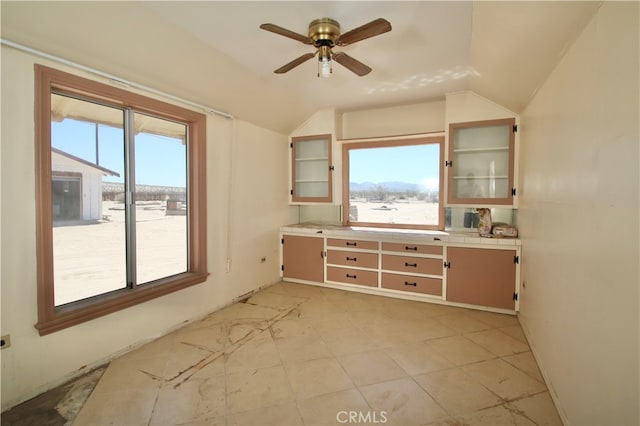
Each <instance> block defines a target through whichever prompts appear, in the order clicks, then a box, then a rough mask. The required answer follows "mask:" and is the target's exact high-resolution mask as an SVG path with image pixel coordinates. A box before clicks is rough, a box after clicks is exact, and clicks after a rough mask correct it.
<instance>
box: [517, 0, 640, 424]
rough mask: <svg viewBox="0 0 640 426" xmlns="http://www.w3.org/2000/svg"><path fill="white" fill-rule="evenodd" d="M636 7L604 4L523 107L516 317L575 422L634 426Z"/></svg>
mask: <svg viewBox="0 0 640 426" xmlns="http://www.w3.org/2000/svg"><path fill="white" fill-rule="evenodd" d="M638 6H639V4H638V3H637V2H604V4H603V5H602V7H601V8H600V10H599V11H598V13H597V14H596V15H595V17H594V18H593V20H592V21H591V22H590V23H589V25H588V26H587V27H586V28H585V30H584V32H583V33H582V34H581V35H580V37H579V38H578V39H577V41H576V43H575V44H574V45H573V46H572V47H571V48H570V49H569V50H568V51H567V53H566V54H565V56H564V57H563V58H562V60H561V62H560V63H559V65H558V66H557V68H556V69H555V70H554V71H553V73H552V74H551V75H550V76H549V78H548V80H547V81H546V83H545V84H544V85H543V86H542V87H541V88H540V90H539V91H538V92H537V94H536V95H535V97H534V98H533V100H532V102H531V103H530V104H529V105H528V106H527V108H526V110H525V111H524V112H523V113H522V135H521V137H522V152H521V182H522V185H521V189H522V191H521V199H520V202H521V204H520V211H519V218H518V220H519V225H520V235H521V238H522V239H523V242H522V247H523V256H522V259H523V265H522V268H523V269H522V279H523V281H524V283H525V287H524V288H522V292H521V302H520V309H521V312H520V320H521V323H522V325H523V327H524V329H525V332H526V334H527V337H528V338H529V342H530V344H531V345H532V348H533V350H534V353H535V355H536V358H537V359H538V361H539V363H540V365H541V367H542V370H543V373H544V374H545V377H546V379H547V380H548V382H549V385H550V390H551V393H552V396H553V397H554V399H555V401H556V403H557V405H558V408H559V410H560V414H561V416H562V417H563V420H564V421H565V422H566V423H568V424H574V425H578V424H579V425H586V424H593V425H605V424H607V425H614V424H615V425H622V424H628V425H632V424H633V425H637V424H639V423H640V416H639V413H638V411H639V404H640V402H639V401H640V394H639V391H638V386H639V381H640V375H639V371H638V364H639V359H640V357H639V352H638V338H639V316H638V310H639V306H638V302H639V281H640V280H639V273H638V259H639V258H640V256H639V250H638V236H639V226H638V221H639V210H638V194H639V175H638V162H639V158H638V155H639V149H638V147H639V134H638V127H639V123H638V120H639V115H640V112H639V87H638V80H639V77H638V76H639V75H640V70H639V66H638V53H639V46H638V44H639V38H640V37H639V29H638V16H639V7H638Z"/></svg>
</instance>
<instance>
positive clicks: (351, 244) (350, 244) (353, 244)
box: [347, 241, 358, 247]
mask: <svg viewBox="0 0 640 426" xmlns="http://www.w3.org/2000/svg"><path fill="white" fill-rule="evenodd" d="M357 245H358V243H351V242H349V241H347V246H353V247H356V246H357Z"/></svg>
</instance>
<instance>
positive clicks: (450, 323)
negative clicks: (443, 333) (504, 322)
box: [434, 313, 492, 334]
mask: <svg viewBox="0 0 640 426" xmlns="http://www.w3.org/2000/svg"><path fill="white" fill-rule="evenodd" d="M434 319H435V320H437V321H438V322H440V323H442V324H443V325H446V326H447V327H449V328H451V329H453V330H455V331H456V332H457V333H460V334H464V333H471V332H474V331H481V330H487V329H489V328H492V326H491V325H489V324H487V323H484V322H481V321H478V320H477V319H475V318H472V317H470V316H469V315H466V314H464V313H455V314H446V315H438V316H436V317H435V318H434Z"/></svg>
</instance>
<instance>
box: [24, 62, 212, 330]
mask: <svg viewBox="0 0 640 426" xmlns="http://www.w3.org/2000/svg"><path fill="white" fill-rule="evenodd" d="M36 107H37V115H36V156H37V161H36V177H37V191H38V197H37V200H38V204H37V208H38V217H37V219H38V224H37V225H38V241H37V243H38V248H37V249H38V308H39V309H38V312H39V318H38V324H36V328H38V329H39V331H40V334H47V333H51V332H54V331H57V330H59V329H62V328H65V327H68V326H71V325H74V324H77V323H79V322H82V321H86V320H89V319H92V318H95V317H97V316H101V315H105V314H107V313H111V312H114V311H116V310H119V309H123V308H126V307H128V306H132V305H134V304H137V303H141V302H143V301H146V300H149V299H151V298H154V297H158V296H162V295H164V294H167V293H169V292H173V291H176V290H179V289H182V288H184V287H187V286H190V285H194V284H197V283H200V282H203V281H204V280H205V279H206V276H207V270H206V245H205V243H206V241H205V237H204V236H205V235H206V225H205V182H206V173H205V162H204V158H205V155H204V154H205V152H204V150H205V116H204V115H202V114H199V113H195V112H193V111H190V110H186V109H183V108H179V107H176V106H174V105H169V104H165V103H163V102H160V101H157V100H153V99H149V98H146V97H143V96H140V95H136V94H133V93H129V92H126V91H124V90H121V89H117V88H114V87H111V86H107V85H103V84H100V83H97V82H94V81H90V80H86V79H83V78H80V77H77V76H73V75H70V74H66V73H62V72H59V71H56V70H53V69H50V68H46V67H42V66H36Z"/></svg>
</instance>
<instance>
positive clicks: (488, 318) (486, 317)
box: [467, 309, 520, 327]
mask: <svg viewBox="0 0 640 426" xmlns="http://www.w3.org/2000/svg"><path fill="white" fill-rule="evenodd" d="M467 315H469V316H470V317H471V318H474V319H477V320H478V321H482V322H484V323H486V324H489V325H491V326H493V327H509V326H511V325H520V323H519V322H518V317H517V316H515V315H508V314H497V313H495V312H487V311H477V310H474V309H469V310H468V311H467Z"/></svg>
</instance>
